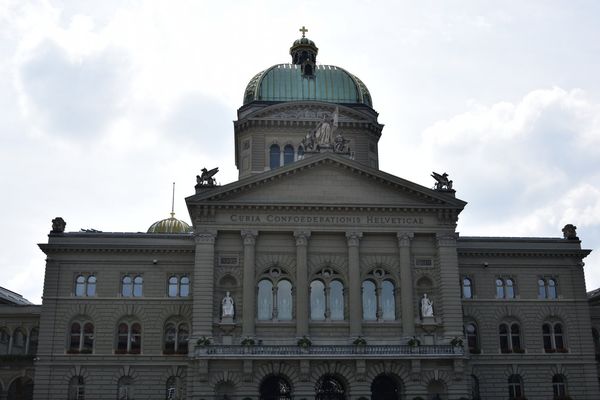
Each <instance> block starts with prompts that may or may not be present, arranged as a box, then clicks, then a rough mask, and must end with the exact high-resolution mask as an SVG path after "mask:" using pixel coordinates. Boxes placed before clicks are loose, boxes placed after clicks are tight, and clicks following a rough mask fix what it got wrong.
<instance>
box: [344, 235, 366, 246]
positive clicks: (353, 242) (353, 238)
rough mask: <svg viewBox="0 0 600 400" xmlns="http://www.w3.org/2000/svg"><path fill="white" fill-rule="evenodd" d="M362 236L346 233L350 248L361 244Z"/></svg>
mask: <svg viewBox="0 0 600 400" xmlns="http://www.w3.org/2000/svg"><path fill="white" fill-rule="evenodd" d="M362 235H363V234H362V232H346V239H347V241H348V247H357V246H358V245H359V244H360V239H361V238H362Z"/></svg>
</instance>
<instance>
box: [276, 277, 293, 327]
mask: <svg viewBox="0 0 600 400" xmlns="http://www.w3.org/2000/svg"><path fill="white" fill-rule="evenodd" d="M277 319H279V320H281V321H290V320H291V319H292V283H291V282H290V281H286V280H281V281H279V282H277Z"/></svg>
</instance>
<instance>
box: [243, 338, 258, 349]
mask: <svg viewBox="0 0 600 400" xmlns="http://www.w3.org/2000/svg"><path fill="white" fill-rule="evenodd" d="M255 344H256V342H255V341H254V339H252V338H251V337H246V338H245V339H244V340H242V342H241V345H242V346H246V347H251V346H254V345H255Z"/></svg>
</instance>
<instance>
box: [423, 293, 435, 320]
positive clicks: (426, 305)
mask: <svg viewBox="0 0 600 400" xmlns="http://www.w3.org/2000/svg"><path fill="white" fill-rule="evenodd" d="M421 315H422V316H423V318H425V317H433V301H431V299H430V298H428V297H427V293H423V298H421Z"/></svg>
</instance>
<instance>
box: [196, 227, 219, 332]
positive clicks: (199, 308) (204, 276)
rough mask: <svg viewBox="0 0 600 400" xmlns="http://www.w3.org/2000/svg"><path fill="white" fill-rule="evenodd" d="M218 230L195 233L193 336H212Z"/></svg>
mask: <svg viewBox="0 0 600 400" xmlns="http://www.w3.org/2000/svg"><path fill="white" fill-rule="evenodd" d="M216 238H217V232H216V231H205V232H197V233H195V234H194V240H195V242H196V252H195V257H194V282H193V296H194V301H193V307H194V311H193V317H192V319H193V321H192V334H193V336H196V337H198V336H209V337H210V336H212V323H213V299H214V294H213V283H214V270H215V266H214V263H215V239H216Z"/></svg>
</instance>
